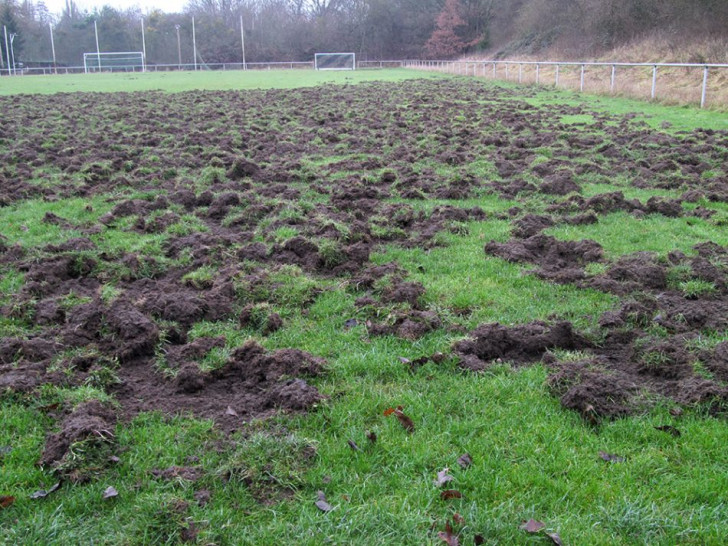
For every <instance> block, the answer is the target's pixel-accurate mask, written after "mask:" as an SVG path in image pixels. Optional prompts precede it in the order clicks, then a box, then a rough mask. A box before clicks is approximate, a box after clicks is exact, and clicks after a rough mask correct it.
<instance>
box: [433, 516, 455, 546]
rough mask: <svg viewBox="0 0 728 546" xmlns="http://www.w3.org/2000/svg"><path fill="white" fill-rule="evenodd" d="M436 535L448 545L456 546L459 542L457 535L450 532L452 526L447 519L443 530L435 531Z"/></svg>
mask: <svg viewBox="0 0 728 546" xmlns="http://www.w3.org/2000/svg"><path fill="white" fill-rule="evenodd" d="M437 536H438V538H439V539H440V540H442V541H443V542H445V544H447V545H448V546H458V545H459V544H460V541H459V540H458V536H457V535H456V534H455V533H453V532H452V526H451V525H450V522H449V521H448V522H447V523H446V524H445V530H444V531H440V532H439V533H437Z"/></svg>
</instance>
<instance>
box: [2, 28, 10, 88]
mask: <svg viewBox="0 0 728 546" xmlns="http://www.w3.org/2000/svg"><path fill="white" fill-rule="evenodd" d="M3 32H4V33H5V57H6V58H7V60H8V76H10V75H11V74H12V73H11V72H10V46H9V45H8V27H6V26H5V25H3Z"/></svg>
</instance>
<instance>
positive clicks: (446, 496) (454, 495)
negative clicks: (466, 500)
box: [440, 489, 463, 500]
mask: <svg viewBox="0 0 728 546" xmlns="http://www.w3.org/2000/svg"><path fill="white" fill-rule="evenodd" d="M440 498H441V499H442V500H450V499H462V498H463V494H462V493H461V492H460V491H458V490H457V489H445V490H444V491H443V492H442V493H440Z"/></svg>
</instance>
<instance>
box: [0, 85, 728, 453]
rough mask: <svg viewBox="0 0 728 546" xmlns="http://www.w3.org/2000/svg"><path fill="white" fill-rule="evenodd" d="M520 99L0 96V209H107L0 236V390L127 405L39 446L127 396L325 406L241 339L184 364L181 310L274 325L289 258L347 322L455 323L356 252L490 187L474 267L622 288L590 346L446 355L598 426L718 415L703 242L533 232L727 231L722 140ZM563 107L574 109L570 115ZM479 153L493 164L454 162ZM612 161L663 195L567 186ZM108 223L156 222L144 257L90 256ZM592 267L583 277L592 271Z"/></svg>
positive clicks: (552, 325)
mask: <svg viewBox="0 0 728 546" xmlns="http://www.w3.org/2000/svg"><path fill="white" fill-rule="evenodd" d="M515 93H516V92H515V91H509V90H502V89H500V90H498V91H495V90H494V89H491V88H486V87H484V86H483V84H482V82H476V81H467V80H422V81H408V82H403V83H375V84H362V85H357V86H322V87H317V88H308V89H297V90H270V91H246V92H202V91H198V92H188V93H180V94H174V95H168V94H163V93H161V92H159V93H157V92H145V93H134V94H129V93H117V94H97V93H79V94H61V95H55V96H35V97H25V96H15V97H4V98H0V106H1V107H2V111H3V112H5V113H6V116H5V119H4V121H3V124H2V125H0V207H13V206H15V205H18V204H21V203H22V202H24V200H27V199H40V200H41V201H46V202H55V201H59V200H63V199H67V198H72V197H81V198H83V199H85V200H88V202H89V204H88V206H87V212H88V213H89V214H91V215H92V216H93V212H94V208H93V206H92V204H91V203H92V201H93V202H96V203H98V202H99V201H98V200H97V199H98V198H101V201H100V202H102V203H104V204H105V207H106V208H105V209H104V212H103V214H98V215H96V216H95V219H94V220H92V221H84V222H81V221H79V220H78V219H77V218H74V217H70V216H69V217H61V216H58V215H56V214H53V213H48V214H46V215H45V217H44V218H43V219H42V222H43V223H45V224H47V225H49V226H50V225H53V226H59V227H61V228H62V229H63V232H64V233H65V232H68V233H69V236H68V237H66V238H61V239H59V240H58V241H55V242H53V243H52V244H47V245H43V246H35V247H29V246H27V245H25V246H24V245H20V244H16V239H17V236H16V235H14V234H13V233H14V232H13V233H10V230H9V227H8V226H6V227H4V228H0V232H1V233H2V234H3V236H2V237H1V238H0V264H1V267H2V269H3V271H4V272H5V273H6V274H9V273H15V274H17V273H18V272H19V273H20V274H22V276H23V281H22V286H21V287H20V289H19V290H18V291H17V293H15V294H13V295H12V297H9V298H6V299H5V300H4V301H5V304H4V306H3V307H2V311H1V312H2V314H3V316H4V317H6V319H7V320H8V321H10V322H11V323H12V324H13V325H14V328H12V329H10V328H8V332H9V333H4V335H3V337H2V339H1V340H0V389H2V390H3V391H4V392H19V393H33V392H34V391H35V390H36V389H38V388H39V387H40V386H41V385H43V384H46V383H52V384H55V385H66V386H75V385H81V384H89V382H90V383H91V384H94V385H97V386H100V387H101V388H103V389H105V390H106V391H107V392H108V393H109V394H111V395H112V396H113V397H114V398H115V399H116V400H118V402H119V403H120V407H121V408H122V410H121V415H119V414H118V413H113V412H112V413H109V409H108V408H105V407H103V406H100V405H99V404H92V405H90V406H82V407H80V408H78V409H77V410H76V412H75V413H73V414H68V412H67V413H66V414H65V415H62V416H61V418H62V423H63V426H62V430H61V432H60V433H59V434H58V435H53V436H52V437H49V442H48V446H47V449H46V453H45V454H44V461H45V462H46V463H47V464H52V463H54V462H55V461H58V460H60V459H61V458H62V457H63V454H64V446H65V447H67V446H68V445H69V444H70V442H73V441H77V440H78V439H79V438H83V437H87V436H89V435H91V434H97V433H99V431H102V430H107V429H109V428H111V427H113V421H114V420H115V419H117V418H119V417H122V418H128V417H130V416H133V415H135V414H136V413H137V412H139V411H147V410H161V411H164V412H167V413H170V414H175V413H191V414H193V415H197V416H200V417H210V418H213V419H214V420H215V421H216V423H218V425H219V426H220V427H222V428H223V429H225V430H234V429H235V428H236V426H237V424H238V423H240V421H241V419H243V418H250V417H256V416H261V415H262V416H265V415H269V414H271V413H272V412H274V411H279V410H281V409H283V410H288V411H305V410H307V409H309V408H311V407H312V406H313V405H314V404H316V403H317V402H319V401H320V400H321V399H322V395H321V394H320V393H319V392H318V390H317V389H316V388H315V386H313V385H312V384H311V382H312V380H313V382H314V383H315V377H316V376H318V375H319V374H321V373H325V370H326V362H325V361H323V360H322V359H320V358H317V357H316V356H315V355H311V354H307V353H304V352H302V351H299V350H297V349H295V348H290V349H284V350H278V351H272V352H269V351H266V350H265V349H263V348H262V347H261V346H260V345H259V344H258V343H256V342H253V341H249V342H247V343H246V344H244V345H243V346H241V347H238V348H236V349H235V350H233V351H231V352H230V354H229V355H228V357H227V358H226V360H225V362H223V363H222V364H221V365H220V366H218V367H217V368H215V369H212V370H207V369H205V370H203V369H201V368H200V366H199V363H200V362H201V361H202V360H203V359H204V358H205V357H206V356H207V355H208V354H210V352H211V351H215V350H218V349H220V348H222V347H224V346H225V343H226V340H225V339H224V338H220V337H197V338H195V339H190V337H189V335H188V334H189V332H190V330H191V329H192V328H193V327H194V326H195V325H196V324H199V323H200V322H201V321H228V320H233V321H237V322H238V323H239V324H240V327H241V328H253V329H256V335H257V336H260V337H264V336H267V335H271V334H273V333H274V332H276V331H277V330H279V329H280V328H282V327H285V322H284V321H283V320H282V319H281V317H280V316H279V315H278V314H276V313H273V312H267V311H266V309H267V307H266V305H265V304H266V294H273V293H274V292H275V289H276V286H275V281H273V280H272V279H271V274H272V273H275V272H276V271H278V270H279V269H280V268H281V267H283V266H286V265H295V266H297V267H299V268H301V269H302V270H303V271H304V272H305V274H306V275H307V276H309V277H310V278H312V279H318V280H320V281H321V282H324V281H327V280H330V279H340V280H342V281H343V282H344V283H345V284H346V285H347V286H348V289H349V290H352V291H354V292H355V293H356V294H357V298H358V299H357V305H358V306H359V308H361V309H362V313H363V314H365V315H366V313H367V311H365V310H369V311H371V310H372V309H375V310H376V309H378V308H386V309H387V313H385V315H387V316H389V317H390V318H389V320H388V321H385V322H381V321H377V320H376V319H375V318H371V317H376V316H377V313H370V314H369V315H367V316H362V317H360V320H361V322H366V325H367V328H368V332H369V335H395V336H400V337H402V338H405V339H409V340H415V339H418V338H419V337H421V336H423V335H425V334H426V333H427V332H430V331H432V330H435V329H439V328H447V327H449V326H450V325H449V324H448V323H447V319H446V318H444V317H442V316H439V315H438V313H437V312H435V311H434V310H432V309H428V308H427V306H426V305H424V304H423V295H424V294H425V287H424V286H422V285H421V284H419V283H416V282H412V281H410V280H408V278H407V273H406V271H404V270H403V269H401V268H400V267H399V266H397V264H388V265H384V266H374V265H373V264H372V263H371V262H370V260H369V258H370V254H371V252H372V251H373V250H375V249H376V248H378V246H379V245H381V244H383V243H394V244H398V245H402V246H405V247H409V248H413V247H422V248H425V249H427V248H431V247H433V246H435V245H437V244H441V243H440V239H438V237H437V234H438V233H439V232H441V231H450V232H453V233H458V232H459V230H463V229H464V226H465V223H466V222H468V221H471V220H479V221H488V219H489V215H488V214H486V212H484V211H483V210H482V209H481V208H479V207H478V206H477V205H476V206H474V205H473V202H472V201H470V202H469V203H468V204H465V203H462V201H463V200H464V199H469V198H474V197H477V196H480V195H484V194H495V195H497V196H499V197H502V198H503V199H509V200H515V201H517V202H519V206H518V207H515V208H513V209H511V210H510V211H509V212H508V213H507V214H505V215H503V216H502V217H503V218H507V219H509V220H510V221H511V223H512V239H511V240H510V241H508V242H505V243H498V242H494V241H493V242H489V243H488V244H486V245H485V247H484V253H483V259H484V260H485V259H486V258H490V257H499V258H502V259H505V260H508V261H513V262H518V263H522V264H524V265H526V266H527V267H528V269H529V273H528V274H533V275H538V276H539V277H541V278H543V279H546V280H548V281H550V282H554V283H570V284H574V285H576V286H579V287H583V288H585V289H586V288H590V289H597V290H603V291H605V292H608V293H612V294H616V295H617V296H619V298H620V299H621V304H620V306H619V307H618V308H616V309H614V310H612V311H610V312H608V313H606V314H604V315H603V316H602V317H601V319H600V321H599V327H598V330H597V332H596V333H595V332H590V333H589V335H586V334H585V333H584V332H578V331H576V330H575V328H574V326H573V325H572V324H570V323H568V322H566V321H563V320H559V319H558V317H556V318H555V319H554V320H553V321H552V322H549V323H540V322H535V323H531V324H525V325H516V326H504V325H499V324H485V325H481V326H479V327H478V328H477V329H475V330H474V331H473V332H470V333H469V334H468V336H467V337H466V338H465V339H463V340H462V341H459V342H457V343H455V344H454V346H453V348H452V354H453V355H454V356H455V357H457V358H458V359H459V361H460V364H461V366H462V367H463V368H465V369H469V370H476V371H477V370H483V369H485V368H487V367H488V366H490V365H491V364H492V363H493V362H498V361H507V362H511V363H513V364H515V365H525V364H529V363H533V362H544V363H545V364H546V365H547V366H549V368H550V369H551V370H552V375H551V379H550V384H551V386H552V388H553V390H554V392H555V393H556V394H558V395H559V396H560V397H561V400H562V402H563V404H564V405H565V406H566V407H569V408H574V409H576V410H578V411H581V412H587V413H589V412H593V413H595V414H597V415H598V416H599V417H600V418H601V417H611V416H619V415H625V414H628V413H631V412H634V411H639V410H640V409H641V408H643V407H645V405H649V404H650V403H653V402H654V400H655V399H656V398H657V397H667V398H669V399H672V400H674V401H675V402H677V403H680V404H695V403H708V404H710V405H711V407H716V408H718V407H720V406H721V404H722V403H724V402H725V400H726V398H727V397H728V390H727V388H726V383H725V382H726V381H728V343H727V342H723V343H719V344H717V345H713V346H706V345H705V344H701V343H700V340H701V339H702V337H701V336H704V335H705V334H706V333H707V332H713V333H715V332H725V331H726V321H728V312H727V311H728V309H727V305H728V304H727V302H728V299H727V295H728V278H727V277H726V275H727V273H728V250H727V249H726V248H724V247H720V246H719V245H716V244H713V243H711V242H710V241H705V242H704V243H702V244H700V245H698V246H697V247H696V248H695V249H694V252H693V253H692V254H690V255H689V256H688V255H685V254H683V253H680V252H672V253H670V254H669V255H667V256H657V255H653V254H648V253H637V254H635V255H628V256H622V257H620V258H618V259H608V258H607V257H606V255H605V252H604V251H603V249H602V247H601V246H600V245H599V244H598V243H596V242H595V241H588V240H585V241H576V242H573V241H571V242H568V241H558V240H556V239H554V238H553V237H551V236H549V235H546V234H544V230H545V229H547V228H549V227H552V226H556V225H559V224H563V223H568V224H572V225H579V224H587V223H597V222H599V221H600V218H601V217H602V216H604V215H607V214H610V213H613V212H615V211H625V212H627V213H629V214H633V215H635V216H638V217H643V216H645V215H650V214H657V215H664V216H668V217H682V216H694V217H697V218H702V219H705V220H707V221H708V222H716V223H717V222H720V221H722V220H720V219H718V218H713V217H714V216H715V211H714V210H713V209H711V208H710V204H711V203H725V202H728V175H727V174H726V172H725V170H724V165H726V162H727V160H728V135H727V134H726V133H721V132H714V131H707V130H706V131H703V130H698V131H693V132H682V133H676V134H672V133H668V132H665V131H659V130H653V129H651V128H649V127H648V126H647V125H646V124H644V123H643V122H637V121H635V120H634V116H612V115H608V114H605V113H600V112H590V111H587V110H585V108H583V107H580V106H548V107H543V106H533V105H531V104H529V102H528V101H527V99H528V95H529V93H530V91H527V90H526V91H519V92H518V93H520V94H519V95H518V96H516V95H515ZM564 116H591V117H590V122H589V123H582V124H576V125H574V124H571V123H565V122H564V119H565V118H564ZM543 150H548V153H547V154H546V156H547V157H548V159H547V160H543V159H544V157H545V155H544V153H543ZM478 162H479V163H481V164H482V163H487V164H488V165H490V170H489V171H487V172H488V173H489V174H487V175H484V174H482V173H480V174H473V170H472V169H471V168H470V166H471V165H473V164H474V163H478ZM620 176H621V177H623V178H624V179H627V180H630V181H631V184H632V185H633V186H634V187H638V188H642V189H646V190H650V189H653V190H672V191H673V192H676V194H677V195H680V197H678V198H664V197H653V198H650V199H648V200H646V201H639V200H635V199H627V198H625V196H624V194H623V193H621V192H606V193H602V194H598V195H592V196H590V197H585V196H583V195H582V186H583V184H585V183H586V182H589V183H604V184H608V183H610V181H612V180H613V179H614V178H615V177H620ZM432 199H438V200H441V201H438V203H440V204H438V205H437V206H432V207H429V208H427V207H425V208H424V210H426V211H427V212H423V208H421V207H416V206H414V205H415V204H417V203H420V202H427V201H428V200H432ZM94 200H96V201H94ZM696 205H697V206H696ZM97 206H98V205H97ZM106 209H108V210H106ZM1 210H2V208H0V211H1ZM190 225H191V226H192V227H189V226H190ZM281 233H284V234H287V235H286V236H285V237H281V235H280V234H281ZM104 234H106V235H109V234H123V235H127V236H128V235H130V234H132V235H133V234H136V235H138V236H139V237H144V236H151V235H159V236H160V237H161V241H162V242H161V246H160V248H161V252H159V253H151V252H150V253H144V252H132V251H129V250H128V249H126V248H124V247H123V246H119V245H117V246H112V247H106V246H104V245H101V244H100V242H99V241H100V240H101V239H100V238H99V237H100V235H104ZM590 264H600V265H601V267H600V268H597V269H596V270H597V271H599V272H598V273H589V271H594V270H595V269H589V267H588V266H589V265H590ZM199 272H204V274H199ZM681 286H682V287H683V289H681V288H680V287H681ZM685 286H689V287H693V288H694V289H693V290H686V289H684V287H685ZM109 287H113V289H114V292H113V297H109V296H108V295H107V291H106V289H107V288H109ZM261 294H262V295H261ZM317 295H318V291H317V290H312V291H311V293H310V295H309V296H310V297H308V298H306V299H304V300H303V301H301V302H299V304H300V306H301V307H302V308H303V309H304V310H305V308H306V307H307V306H310V305H311V303H313V302H314V301H315V299H316V297H317ZM367 319H370V320H367ZM10 322H8V323H10Z"/></svg>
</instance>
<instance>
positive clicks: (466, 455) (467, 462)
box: [458, 453, 473, 468]
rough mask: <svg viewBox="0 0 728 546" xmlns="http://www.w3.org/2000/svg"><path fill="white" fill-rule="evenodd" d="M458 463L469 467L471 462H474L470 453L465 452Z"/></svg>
mask: <svg viewBox="0 0 728 546" xmlns="http://www.w3.org/2000/svg"><path fill="white" fill-rule="evenodd" d="M458 464H459V465H460V466H462V467H463V468H468V467H469V466H470V465H471V464H473V459H472V458H471V457H470V454H469V453H464V454H463V455H460V457H458Z"/></svg>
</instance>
